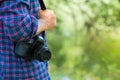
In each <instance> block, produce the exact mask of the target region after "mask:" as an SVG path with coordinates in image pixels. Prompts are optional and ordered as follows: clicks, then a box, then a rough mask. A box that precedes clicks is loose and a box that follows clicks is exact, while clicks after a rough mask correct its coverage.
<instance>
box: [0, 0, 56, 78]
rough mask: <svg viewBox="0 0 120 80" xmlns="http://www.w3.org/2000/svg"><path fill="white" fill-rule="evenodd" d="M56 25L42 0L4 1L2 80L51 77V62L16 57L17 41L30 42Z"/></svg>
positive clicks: (0, 12)
mask: <svg viewBox="0 0 120 80" xmlns="http://www.w3.org/2000/svg"><path fill="white" fill-rule="evenodd" d="M55 25H56V17H55V14H54V12H53V11H51V10H44V11H43V10H40V9H39V2H38V0H0V80H50V77H49V73H48V63H47V62H40V61H38V60H36V59H34V60H32V61H27V60H25V59H23V58H18V57H16V55H15V53H14V48H15V46H14V42H17V41H26V40H29V39H31V38H32V37H34V36H35V35H39V34H40V33H41V32H42V31H44V30H50V29H52V28H54V27H55Z"/></svg>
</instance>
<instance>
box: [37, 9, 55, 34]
mask: <svg viewBox="0 0 120 80" xmlns="http://www.w3.org/2000/svg"><path fill="white" fill-rule="evenodd" d="M38 16H39V21H38V30H37V34H39V33H40V32H42V31H44V30H50V29H52V28H54V27H55V26H56V16H55V14H54V12H53V11H52V10H40V11H39V12H38Z"/></svg>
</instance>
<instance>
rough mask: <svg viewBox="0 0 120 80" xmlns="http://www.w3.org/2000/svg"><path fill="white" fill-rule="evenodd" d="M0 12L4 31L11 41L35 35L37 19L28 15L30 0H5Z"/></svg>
mask: <svg viewBox="0 0 120 80" xmlns="http://www.w3.org/2000/svg"><path fill="white" fill-rule="evenodd" d="M1 14H2V17H3V18H2V19H3V29H4V32H5V34H6V35H7V36H9V37H10V39H12V40H13V41H21V40H27V39H30V38H32V37H33V36H35V34H36V31H37V27H38V19H37V18H36V17H35V16H33V15H30V0H5V1H3V3H2V5H1V12H0V15H1ZM36 14H37V13H36Z"/></svg>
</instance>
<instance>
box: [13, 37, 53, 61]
mask: <svg viewBox="0 0 120 80" xmlns="http://www.w3.org/2000/svg"><path fill="white" fill-rule="evenodd" d="M15 54H16V55H17V56H18V57H22V58H25V59H27V60H32V59H37V60H39V61H42V62H44V61H48V60H50V58H51V52H50V50H49V49H48V47H46V43H45V41H44V39H43V37H41V36H35V37H34V38H32V39H30V40H29V41H19V42H17V43H16V45H15Z"/></svg>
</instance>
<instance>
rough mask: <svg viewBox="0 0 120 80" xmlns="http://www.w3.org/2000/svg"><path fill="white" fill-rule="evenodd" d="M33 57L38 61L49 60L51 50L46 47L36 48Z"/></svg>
mask: <svg viewBox="0 0 120 80" xmlns="http://www.w3.org/2000/svg"><path fill="white" fill-rule="evenodd" d="M34 57H35V58H36V59H38V60H39V61H42V62H44V61H49V60H50V58H51V52H50V50H49V49H48V48H47V47H43V48H42V49H41V50H36V51H35V53H34Z"/></svg>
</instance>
